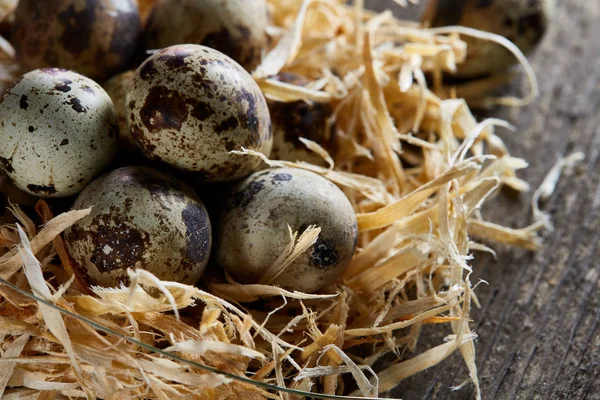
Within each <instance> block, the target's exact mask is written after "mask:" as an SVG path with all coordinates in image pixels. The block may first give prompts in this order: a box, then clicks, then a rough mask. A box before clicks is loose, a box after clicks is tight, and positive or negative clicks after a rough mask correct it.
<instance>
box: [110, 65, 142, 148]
mask: <svg viewBox="0 0 600 400" xmlns="http://www.w3.org/2000/svg"><path fill="white" fill-rule="evenodd" d="M134 75H135V70H132V71H125V72H122V73H120V74H117V75H115V76H113V77H112V78H110V79H109V80H108V81H107V82H106V83H105V84H104V90H106V93H108V95H109V96H110V98H111V99H112V101H113V104H114V105H115V112H116V113H117V119H118V121H119V138H120V141H121V147H122V148H125V149H133V148H136V146H135V142H134V141H133V139H132V138H131V133H130V132H129V119H128V118H127V104H126V102H127V93H129V91H130V90H131V86H132V85H133V76H134Z"/></svg>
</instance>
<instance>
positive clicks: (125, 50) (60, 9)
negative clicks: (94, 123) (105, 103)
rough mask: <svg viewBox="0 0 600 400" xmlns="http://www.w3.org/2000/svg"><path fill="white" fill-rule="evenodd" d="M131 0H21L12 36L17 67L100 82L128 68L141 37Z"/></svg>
mask: <svg viewBox="0 0 600 400" xmlns="http://www.w3.org/2000/svg"><path fill="white" fill-rule="evenodd" d="M140 33H141V28H140V16H139V13H138V8H137V3H136V1H135V0H52V1H49V0H43V1H41V0H20V1H19V3H18V6H17V9H16V11H15V24H14V25H13V32H12V37H13V41H14V45H15V49H16V52H17V59H18V61H19V62H20V64H21V66H22V67H23V68H24V69H25V70H27V71H29V70H32V69H35V68H43V67H61V68H67V69H71V70H75V71H77V72H78V73H80V74H83V75H86V76H89V77H90V78H92V79H96V80H99V81H101V80H104V79H106V78H108V77H109V76H111V75H112V74H114V73H116V72H118V71H121V70H123V69H125V68H127V67H129V66H130V64H131V63H132V62H133V60H134V57H135V52H136V49H137V46H138V39H139V37H140Z"/></svg>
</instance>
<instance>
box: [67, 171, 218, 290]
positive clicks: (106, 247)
mask: <svg viewBox="0 0 600 400" xmlns="http://www.w3.org/2000/svg"><path fill="white" fill-rule="evenodd" d="M88 207H92V211H91V213H90V214H89V215H88V216H87V217H85V218H83V219H82V220H80V221H79V222H77V223H76V224H75V225H73V226H72V227H71V228H69V229H68V230H67V231H66V232H65V240H66V244H67V247H68V249H69V252H70V254H71V256H72V257H73V259H74V261H75V264H76V268H77V273H78V275H79V276H80V277H81V278H82V279H83V280H85V282H87V283H89V284H90V285H100V286H105V287H112V286H117V285H119V283H121V282H123V283H124V282H126V281H127V268H134V267H140V268H143V269H145V270H147V271H149V272H151V273H153V274H154V275H156V276H157V277H158V278H160V279H163V280H169V281H176V282H181V283H186V284H194V283H195V282H196V281H197V280H198V279H199V278H200V276H201V275H202V273H203V272H204V268H205V266H206V263H207V261H208V257H209V253H210V247H211V225H210V221H209V217H208V214H207V213H206V209H205V207H204V205H203V204H202V202H201V201H200V199H199V198H198V197H197V196H196V194H195V193H194V192H193V190H192V189H190V187H188V186H187V185H185V184H183V183H181V182H179V181H177V180H176V179H174V178H173V177H171V176H170V175H167V174H165V173H162V172H159V171H156V170H153V169H151V168H147V167H124V168H119V169H117V170H114V171H112V172H110V173H108V174H106V175H104V176H103V177H101V178H99V179H97V180H95V181H94V182H92V183H91V184H90V185H89V186H88V187H87V188H86V189H85V190H84V191H83V192H81V194H80V195H79V197H77V200H75V203H74V205H73V209H85V208H88Z"/></svg>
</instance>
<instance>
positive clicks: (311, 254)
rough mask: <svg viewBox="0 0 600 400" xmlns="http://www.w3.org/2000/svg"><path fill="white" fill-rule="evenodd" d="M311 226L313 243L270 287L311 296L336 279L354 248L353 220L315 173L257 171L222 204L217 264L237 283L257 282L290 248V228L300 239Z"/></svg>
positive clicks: (349, 207)
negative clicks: (314, 233)
mask: <svg viewBox="0 0 600 400" xmlns="http://www.w3.org/2000/svg"><path fill="white" fill-rule="evenodd" d="M310 225H316V226H318V227H320V228H321V232H320V234H319V237H318V239H317V241H316V243H314V244H313V245H312V246H311V247H310V248H309V249H308V250H307V251H306V252H304V253H303V254H302V255H301V256H300V257H299V258H298V259H296V260H295V261H294V262H293V263H292V264H291V265H290V266H289V267H288V268H287V269H286V270H285V271H284V272H283V273H282V274H281V275H279V276H278V277H277V278H276V279H275V280H274V281H273V282H272V283H273V284H274V285H279V286H281V287H284V288H286V289H290V290H299V291H303V292H314V291H316V290H318V289H320V288H322V287H323V286H325V285H327V284H329V283H331V282H334V281H335V280H336V279H337V278H339V277H340V276H341V274H342V273H343V271H344V269H345V268H346V266H347V265H348V263H349V262H350V259H351V258H352V256H353V254H354V251H355V248H356V239H357V234H358V230H357V222H356V215H355V213H354V210H353V208H352V205H351V204H350V201H349V200H348V199H347V198H346V196H345V195H344V193H343V192H342V191H341V190H340V189H339V188H338V187H337V186H335V185H334V184H333V183H331V182H330V181H328V180H327V179H325V178H323V177H321V176H320V175H317V174H315V173H313V172H309V171H305V170H300V169H293V168H275V169H269V170H265V171H260V172H255V173H254V174H252V175H250V176H249V177H247V178H246V179H244V180H243V181H242V182H240V183H238V184H237V185H236V186H235V187H234V188H233V189H232V192H231V194H230V196H229V198H228V200H227V201H226V203H225V204H224V207H223V211H222V214H221V216H220V219H219V223H218V233H217V234H216V236H215V243H216V248H215V255H216V262H217V263H218V264H219V265H220V266H221V267H222V268H224V269H225V270H226V271H227V272H228V273H229V274H230V275H231V276H232V277H233V278H234V279H236V280H238V281H239V282H243V283H257V282H259V281H260V280H261V278H262V277H263V275H264V274H265V272H266V270H267V269H268V268H269V266H271V265H272V264H273V262H275V260H276V259H277V257H279V256H280V255H281V253H282V252H283V250H284V249H285V247H286V246H287V245H288V244H289V243H290V234H289V230H288V226H289V227H290V228H291V229H292V231H297V232H299V234H301V233H302V232H303V231H304V230H305V229H306V228H307V227H308V226H310Z"/></svg>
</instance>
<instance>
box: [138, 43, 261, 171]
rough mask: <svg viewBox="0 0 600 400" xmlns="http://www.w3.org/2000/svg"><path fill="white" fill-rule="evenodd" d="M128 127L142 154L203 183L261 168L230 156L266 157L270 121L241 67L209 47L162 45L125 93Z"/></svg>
mask: <svg viewBox="0 0 600 400" xmlns="http://www.w3.org/2000/svg"><path fill="white" fill-rule="evenodd" d="M127 107H128V111H129V127H130V129H131V134H132V136H133V139H134V140H135V142H136V143H137V145H138V147H139V148H140V149H141V151H142V152H143V153H144V155H146V157H148V158H151V159H153V160H158V161H163V162H166V163H168V164H170V165H172V166H174V167H176V168H179V169H182V170H187V171H192V172H196V173H197V174H198V175H199V176H200V177H201V178H202V179H204V180H207V181H224V180H232V179H236V178H240V177H243V176H246V175H248V174H250V173H251V172H253V171H255V170H256V169H258V168H259V166H260V165H261V161H260V160H259V159H258V158H256V157H248V156H243V155H236V154H230V153H229V152H230V151H232V150H239V149H241V148H242V147H244V148H246V149H251V150H255V151H258V152H261V153H263V154H266V155H269V153H270V151H271V146H272V141H273V138H272V136H271V118H270V116H269V109H268V108H267V103H266V100H265V98H264V96H263V94H262V92H261V91H260V88H259V87H258V85H257V84H256V82H254V80H253V79H252V77H251V76H250V74H248V73H247V72H246V71H245V70H244V69H243V68H242V67H241V66H240V65H239V64H238V63H236V62H235V61H233V60H232V59H231V58H229V57H227V56H226V55H224V54H222V53H220V52H218V51H216V50H213V49H210V48H208V47H204V46H199V45H193V44H187V45H177V46H171V47H167V48H165V49H162V50H160V51H158V52H156V53H155V54H153V55H152V56H151V57H150V58H148V59H147V60H146V61H145V62H144V63H143V64H142V65H141V66H140V67H139V68H138V70H137V72H136V74H135V76H134V79H133V87H132V89H131V91H130V92H129V95H128V96H127Z"/></svg>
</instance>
